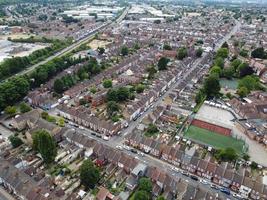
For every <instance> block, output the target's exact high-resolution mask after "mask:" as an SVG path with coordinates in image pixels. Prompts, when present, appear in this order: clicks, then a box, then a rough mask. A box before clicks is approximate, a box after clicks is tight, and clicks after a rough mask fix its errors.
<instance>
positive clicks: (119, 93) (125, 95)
mask: <svg viewBox="0 0 267 200" xmlns="http://www.w3.org/2000/svg"><path fill="white" fill-rule="evenodd" d="M133 98H134V97H133V93H131V92H130V90H129V88H128V87H118V88H112V89H110V90H109V91H108V93H107V100H108V101H115V102H117V103H118V102H123V101H127V100H128V99H133Z"/></svg>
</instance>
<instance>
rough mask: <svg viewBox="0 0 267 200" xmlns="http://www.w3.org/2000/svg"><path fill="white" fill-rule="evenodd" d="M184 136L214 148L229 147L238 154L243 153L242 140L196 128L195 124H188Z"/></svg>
mask: <svg viewBox="0 0 267 200" xmlns="http://www.w3.org/2000/svg"><path fill="white" fill-rule="evenodd" d="M184 136H185V137H186V138H189V139H192V140H195V141H199V142H200V143H203V144H206V145H209V146H212V147H214V148H216V149H223V148H228V147H231V148H233V149H235V150H236V152H237V153H238V154H242V153H243V145H244V141H242V140H238V139H235V138H232V137H228V136H224V135H221V134H218V133H214V132H211V131H208V130H206V129H202V128H198V127H196V126H190V127H189V128H188V130H187V131H186V133H185V134H184Z"/></svg>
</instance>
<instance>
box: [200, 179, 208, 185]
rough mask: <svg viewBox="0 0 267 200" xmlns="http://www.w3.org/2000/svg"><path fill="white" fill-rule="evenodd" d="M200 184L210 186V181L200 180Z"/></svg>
mask: <svg viewBox="0 0 267 200" xmlns="http://www.w3.org/2000/svg"><path fill="white" fill-rule="evenodd" d="M200 183H202V184H204V185H208V184H209V183H208V181H206V180H204V179H201V180H200Z"/></svg>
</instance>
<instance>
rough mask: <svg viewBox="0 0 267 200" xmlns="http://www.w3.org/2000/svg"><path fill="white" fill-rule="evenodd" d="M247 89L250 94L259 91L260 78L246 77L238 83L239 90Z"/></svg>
mask: <svg viewBox="0 0 267 200" xmlns="http://www.w3.org/2000/svg"><path fill="white" fill-rule="evenodd" d="M241 87H245V88H247V90H248V92H250V91H252V90H255V89H259V88H260V84H259V78H258V77H254V76H245V77H244V78H242V79H241V80H239V81H238V88H241Z"/></svg>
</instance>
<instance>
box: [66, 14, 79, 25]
mask: <svg viewBox="0 0 267 200" xmlns="http://www.w3.org/2000/svg"><path fill="white" fill-rule="evenodd" d="M62 21H63V22H65V23H66V24H70V23H78V22H79V20H78V19H75V18H73V17H71V16H68V15H65V14H64V15H62Z"/></svg>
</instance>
